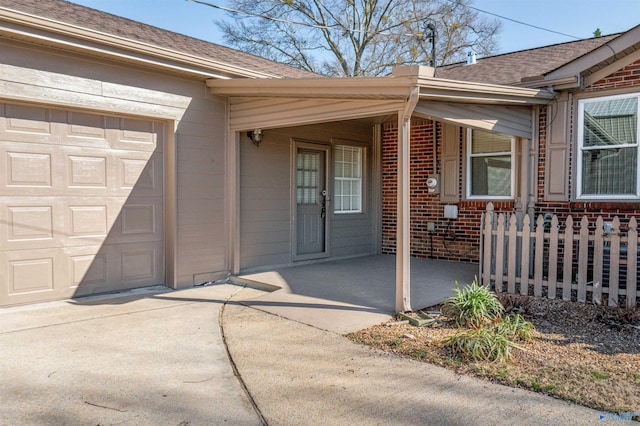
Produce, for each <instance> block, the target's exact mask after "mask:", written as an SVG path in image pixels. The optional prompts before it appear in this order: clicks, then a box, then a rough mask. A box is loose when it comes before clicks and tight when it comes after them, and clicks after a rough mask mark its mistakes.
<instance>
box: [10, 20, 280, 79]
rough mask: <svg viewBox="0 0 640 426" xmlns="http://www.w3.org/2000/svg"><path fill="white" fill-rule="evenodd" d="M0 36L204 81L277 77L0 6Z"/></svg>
mask: <svg viewBox="0 0 640 426" xmlns="http://www.w3.org/2000/svg"><path fill="white" fill-rule="evenodd" d="M0 37H6V38H11V39H18V40H26V41H32V42H37V43H41V44H44V45H50V46H55V47H59V48H63V49H68V50H73V51H81V52H89V53H92V54H97V55H99V56H108V57H111V58H114V59H118V60H123V61H127V62H135V63H140V64H142V65H145V66H154V67H158V68H164V69H168V70H171V71H173V72H176V71H177V72H181V73H184V74H190V75H194V76H198V77H204V78H221V79H228V78H237V77H244V78H278V76H275V75H273V74H268V73H263V72H259V71H253V70H249V69H246V68H242V67H238V66H234V65H230V64H226V63H222V62H219V61H215V60H212V59H208V58H202V57H198V56H195V55H190V54H186V53H183V52H179V51H176V50H172V49H166V48H162V47H158V46H153V45H150V44H147V43H143V42H139V41H135V40H131V39H127V38H123V37H119V36H116V35H112V34H107V33H103V32H100V31H95V30H91V29H87V28H82V27H79V26H76V25H71V24H67V23H64V22H59V21H55V20H51V19H47V18H43V17H40V16H35V15H31V14H27V13H23V12H19V11H15V10H12V9H8V8H4V7H0Z"/></svg>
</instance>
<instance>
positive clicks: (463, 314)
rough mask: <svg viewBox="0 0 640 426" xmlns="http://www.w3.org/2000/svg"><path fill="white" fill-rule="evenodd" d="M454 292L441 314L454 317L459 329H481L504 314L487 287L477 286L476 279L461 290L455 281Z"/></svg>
mask: <svg viewBox="0 0 640 426" xmlns="http://www.w3.org/2000/svg"><path fill="white" fill-rule="evenodd" d="M454 292H455V293H456V295H455V296H453V297H450V298H449V299H447V300H446V301H445V303H444V306H443V308H442V313H443V314H444V315H447V316H452V317H454V318H455V319H456V322H457V323H458V326H460V327H465V326H466V327H471V328H478V327H481V326H482V325H483V324H486V323H490V322H493V321H494V320H495V319H496V318H499V317H500V316H501V315H502V313H503V312H504V307H503V306H502V304H501V303H500V301H499V300H498V298H497V297H496V295H495V294H494V293H493V292H492V291H491V290H489V289H488V288H487V287H485V286H481V285H479V284H478V280H477V279H475V280H474V281H473V282H472V283H471V285H468V286H466V287H465V288H463V289H462V290H460V289H459V288H458V282H457V281H456V288H455V289H454Z"/></svg>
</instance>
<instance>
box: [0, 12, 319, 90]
mask: <svg viewBox="0 0 640 426" xmlns="http://www.w3.org/2000/svg"><path fill="white" fill-rule="evenodd" d="M0 7H3V8H7V9H11V10H14V11H18V12H22V13H27V14H30V15H35V16H39V17H43V18H47V19H51V20H54V21H58V22H63V23H65V24H71V25H74V26H77V27H81V28H86V29H89V30H94V31H100V32H102V33H106V34H110V35H114V36H119V37H122V38H125V39H129V40H133V41H136V42H141V43H145V44H149V45H152V46H156V47H161V48H165V49H171V50H174V51H178V52H182V53H186V54H190V55H194V56H198V57H201V58H207V59H214V60H216V61H219V62H223V63H226V64H229V65H233V66H237V67H242V68H246V69H249V70H259V71H261V72H262V73H266V74H270V75H273V76H275V77H287V78H304V77H318V75H317V74H313V73H310V72H308V71H304V70H300V69H297V68H293V67H290V66H287V65H283V64H279V63H277V62H273V61H269V60H267V59H264V58H260V57H258V56H254V55H250V54H247V53H244V52H240V51H238V50H234V49H231V48H228V47H224V46H220V45H218V44H214V43H209V42H206V41H203V40H199V39H196V38H192V37H188V36H185V35H182V34H178V33H174V32H171V31H167V30H164V29H160V28H157V27H154V26H151V25H147V24H142V23H140V22H136V21H132V20H130V19H126V18H122V17H119V16H116V15H112V14H110V13H106V12H101V11H99V10H95V9H91V8H88V7H84V6H80V5H77V4H74V3H70V2H68V1H63V0H0Z"/></svg>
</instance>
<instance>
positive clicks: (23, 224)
mask: <svg viewBox="0 0 640 426" xmlns="http://www.w3.org/2000/svg"><path fill="white" fill-rule="evenodd" d="M5 200H6V201H4V202H2V204H0V224H2V226H1V227H0V250H27V249H38V248H53V247H59V246H60V239H59V234H58V232H59V231H58V230H59V229H60V227H61V226H63V221H64V220H63V219H62V218H61V217H60V214H59V212H60V208H59V206H56V205H54V200H52V199H45V200H43V199H40V198H37V197H33V198H28V197H25V198H23V199H17V198H5ZM58 204H59V203H58Z"/></svg>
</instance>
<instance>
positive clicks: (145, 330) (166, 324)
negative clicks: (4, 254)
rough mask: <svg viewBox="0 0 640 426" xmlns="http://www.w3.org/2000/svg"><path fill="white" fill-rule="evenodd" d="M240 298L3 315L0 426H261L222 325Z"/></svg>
mask: <svg viewBox="0 0 640 426" xmlns="http://www.w3.org/2000/svg"><path fill="white" fill-rule="evenodd" d="M157 290H158V289H156V291H157ZM238 290H239V287H237V286H233V285H228V284H222V285H216V286H211V287H204V288H197V289H193V290H186V291H177V292H162V293H149V292H147V293H138V294H133V295H130V296H128V297H125V298H122V297H119V298H104V297H102V298H94V299H82V300H80V301H78V300H76V301H64V302H55V303H47V304H39V305H33V306H28V307H18V308H9V309H2V310H0V377H1V380H0V401H1V402H0V424H1V425H34V424H38V425H39V424H51V425H108V424H126V425H147V424H148V425H211V424H224V423H226V424H233V425H258V424H261V420H260V418H259V416H258V415H257V414H256V412H255V411H254V409H253V407H252V405H251V403H250V402H249V399H248V397H247V396H246V395H245V392H244V391H243V388H242V386H241V384H240V382H239V381H238V379H237V378H236V377H235V376H234V373H233V370H232V367H231V365H230V363H229V361H228V358H227V353H226V350H225V347H224V345H223V342H222V337H221V332H220V327H219V325H218V316H219V312H220V309H221V306H222V304H223V302H224V301H225V300H227V298H229V297H230V296H231V295H232V294H233V293H234V292H237V291H238Z"/></svg>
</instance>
